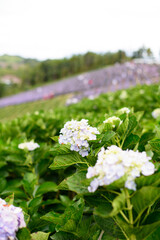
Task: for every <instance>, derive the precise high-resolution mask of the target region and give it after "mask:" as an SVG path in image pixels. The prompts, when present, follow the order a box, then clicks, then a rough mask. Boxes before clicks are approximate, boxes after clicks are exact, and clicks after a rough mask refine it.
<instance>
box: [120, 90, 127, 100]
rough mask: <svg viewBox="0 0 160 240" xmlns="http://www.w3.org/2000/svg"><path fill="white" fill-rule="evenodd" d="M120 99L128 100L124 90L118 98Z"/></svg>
mask: <svg viewBox="0 0 160 240" xmlns="http://www.w3.org/2000/svg"><path fill="white" fill-rule="evenodd" d="M119 98H120V99H126V98H128V94H127V92H126V91H125V90H123V91H122V92H121V94H120V96H119Z"/></svg>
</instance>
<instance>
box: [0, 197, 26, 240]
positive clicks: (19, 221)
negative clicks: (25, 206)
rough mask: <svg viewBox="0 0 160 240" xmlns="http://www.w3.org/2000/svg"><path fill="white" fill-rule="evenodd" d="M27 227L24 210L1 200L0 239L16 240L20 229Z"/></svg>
mask: <svg viewBox="0 0 160 240" xmlns="http://www.w3.org/2000/svg"><path fill="white" fill-rule="evenodd" d="M23 227H26V223H25V221H24V215H23V212H22V209H21V208H19V207H14V206H13V205H9V204H7V203H6V202H5V201H4V200H2V199H1V198H0V239H1V240H8V239H15V238H16V232H17V231H18V229H19V228H23Z"/></svg>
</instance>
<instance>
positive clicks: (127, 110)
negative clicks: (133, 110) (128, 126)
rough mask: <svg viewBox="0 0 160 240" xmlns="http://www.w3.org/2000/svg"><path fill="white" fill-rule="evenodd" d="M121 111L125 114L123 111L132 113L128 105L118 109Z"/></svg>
mask: <svg viewBox="0 0 160 240" xmlns="http://www.w3.org/2000/svg"><path fill="white" fill-rule="evenodd" d="M118 112H119V113H121V114H123V113H130V109H129V108H127V107H124V108H121V109H119V110H118Z"/></svg>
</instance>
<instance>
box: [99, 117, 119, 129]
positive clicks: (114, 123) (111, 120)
mask: <svg viewBox="0 0 160 240" xmlns="http://www.w3.org/2000/svg"><path fill="white" fill-rule="evenodd" d="M103 123H110V124H112V127H113V128H115V126H119V125H120V124H121V123H122V121H121V119H120V118H119V117H115V116H113V117H109V118H107V119H106V120H105V121H103Z"/></svg>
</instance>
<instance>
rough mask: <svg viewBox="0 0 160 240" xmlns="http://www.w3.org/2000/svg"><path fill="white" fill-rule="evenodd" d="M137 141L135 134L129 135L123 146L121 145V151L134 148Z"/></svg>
mask: <svg viewBox="0 0 160 240" xmlns="http://www.w3.org/2000/svg"><path fill="white" fill-rule="evenodd" d="M138 141H139V137H138V136H137V135H135V134H132V133H131V134H130V135H129V136H128V137H127V138H126V140H125V142H124V144H123V149H133V148H134V147H135V145H136V144H137V143H138Z"/></svg>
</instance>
